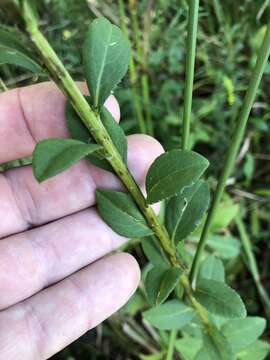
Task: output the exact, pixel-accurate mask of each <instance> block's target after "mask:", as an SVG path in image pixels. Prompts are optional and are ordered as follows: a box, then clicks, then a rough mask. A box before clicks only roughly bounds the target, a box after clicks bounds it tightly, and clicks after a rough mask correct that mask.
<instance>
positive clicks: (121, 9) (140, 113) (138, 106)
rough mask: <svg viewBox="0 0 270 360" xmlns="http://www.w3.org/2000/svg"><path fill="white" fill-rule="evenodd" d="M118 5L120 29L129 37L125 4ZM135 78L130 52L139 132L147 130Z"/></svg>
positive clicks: (130, 77)
mask: <svg viewBox="0 0 270 360" xmlns="http://www.w3.org/2000/svg"><path fill="white" fill-rule="evenodd" d="M118 7H119V16H120V26H121V29H122V31H123V33H124V34H125V35H126V37H127V38H129V34H128V28H127V25H126V14H125V6H124V3H123V0H118ZM137 80H138V73H137V68H136V65H135V61H134V57H133V54H132V53H131V57H130V63H129V81H130V85H131V90H132V96H133V101H134V108H135V113H136V117H137V121H138V125H139V129H140V132H141V133H146V132H147V130H146V125H145V120H144V116H143V110H142V106H141V100H140V96H139V94H138V90H137Z"/></svg>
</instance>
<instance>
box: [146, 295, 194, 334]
mask: <svg viewBox="0 0 270 360" xmlns="http://www.w3.org/2000/svg"><path fill="white" fill-rule="evenodd" d="M143 317H144V318H145V320H147V321H148V322H149V323H150V324H151V325H153V326H155V327H157V328H158V329H161V330H173V329H181V328H182V327H183V326H185V325H186V324H187V323H188V322H189V321H191V320H192V319H193V318H194V317H195V312H194V310H193V309H192V308H191V307H189V306H187V305H185V304H184V303H182V302H180V301H179V300H171V301H168V302H166V303H164V304H162V305H159V306H157V307H155V308H152V309H150V310H147V311H145V312H144V313H143Z"/></svg>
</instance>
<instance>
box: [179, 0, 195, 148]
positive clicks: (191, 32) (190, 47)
mask: <svg viewBox="0 0 270 360" xmlns="http://www.w3.org/2000/svg"><path fill="white" fill-rule="evenodd" d="M189 3H190V4H189V14H188V35H187V59H186V72H185V92H184V114H183V136H182V148H183V149H184V150H185V149H187V148H188V144H189V133H190V120H191V108H192V92H193V81H194V66H195V53H196V38H197V28H198V13H199V0H190V1H189Z"/></svg>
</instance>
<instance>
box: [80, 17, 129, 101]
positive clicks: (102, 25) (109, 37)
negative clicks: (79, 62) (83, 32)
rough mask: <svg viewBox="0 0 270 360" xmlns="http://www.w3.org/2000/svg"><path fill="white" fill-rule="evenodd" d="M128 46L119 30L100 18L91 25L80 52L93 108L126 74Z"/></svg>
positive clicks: (126, 40)
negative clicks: (81, 52)
mask: <svg viewBox="0 0 270 360" xmlns="http://www.w3.org/2000/svg"><path fill="white" fill-rule="evenodd" d="M130 52H131V50H130V44H129V41H128V39H127V38H126V37H125V36H124V35H123V34H122V32H121V30H120V29H119V28H118V27H116V26H115V25H112V24H111V23H110V22H109V21H108V20H107V19H105V18H103V17H100V18H98V19H96V20H94V21H93V22H92V24H91V25H90V27H89V31H88V33H87V36H86V41H85V44H84V48H83V59H84V69H85V76H86V80H87V84H88V88H89V91H90V92H91V94H92V100H93V105H94V106H95V107H100V106H101V105H103V104H104V102H105V100H106V99H107V97H108V96H109V95H110V94H111V92H112V90H114V88H115V86H116V85H117V84H118V83H119V81H120V80H121V79H122V78H123V77H124V75H125V73H126V72H127V69H128V65H129V60H130Z"/></svg>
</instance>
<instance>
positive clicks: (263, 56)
mask: <svg viewBox="0 0 270 360" xmlns="http://www.w3.org/2000/svg"><path fill="white" fill-rule="evenodd" d="M269 54H270V24H269V25H268V27H267V31H266V34H265V37H264V40H263V43H262V45H261V48H260V51H259V54H258V57H257V61H256V65H255V68H254V70H253V73H252V76H251V80H250V84H249V87H248V89H247V93H246V96H245V99H244V102H243V106H242V109H241V111H240V114H239V120H238V123H237V125H236V127H235V129H234V132H233V135H232V140H231V144H230V147H229V149H228V152H227V158H226V160H225V163H224V165H223V170H222V172H221V175H220V178H219V181H218V185H217V188H216V191H215V194H214V198H213V201H212V205H211V207H210V210H209V212H208V216H207V218H206V222H205V224H204V227H203V231H202V234H201V238H200V241H199V244H198V248H197V251H196V254H195V257H194V259H193V263H192V267H191V272H190V279H191V281H192V284H194V285H195V282H196V276H197V272H198V266H199V261H200V258H201V255H202V252H203V250H204V247H205V244H206V241H207V237H208V234H209V230H210V226H211V224H212V221H213V219H214V217H215V213H216V211H217V209H218V206H219V203H220V200H221V197H222V195H223V192H224V189H225V187H226V182H227V180H228V177H229V176H230V174H231V172H232V169H233V166H234V164H235V159H236V156H237V153H238V150H239V147H240V144H241V141H242V139H243V136H244V133H245V129H246V125H247V121H248V118H249V114H250V111H251V108H252V105H253V103H254V100H255V97H256V93H257V90H258V87H259V84H260V81H261V78H262V75H263V72H264V69H265V65H266V63H267V59H268V57H269Z"/></svg>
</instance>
